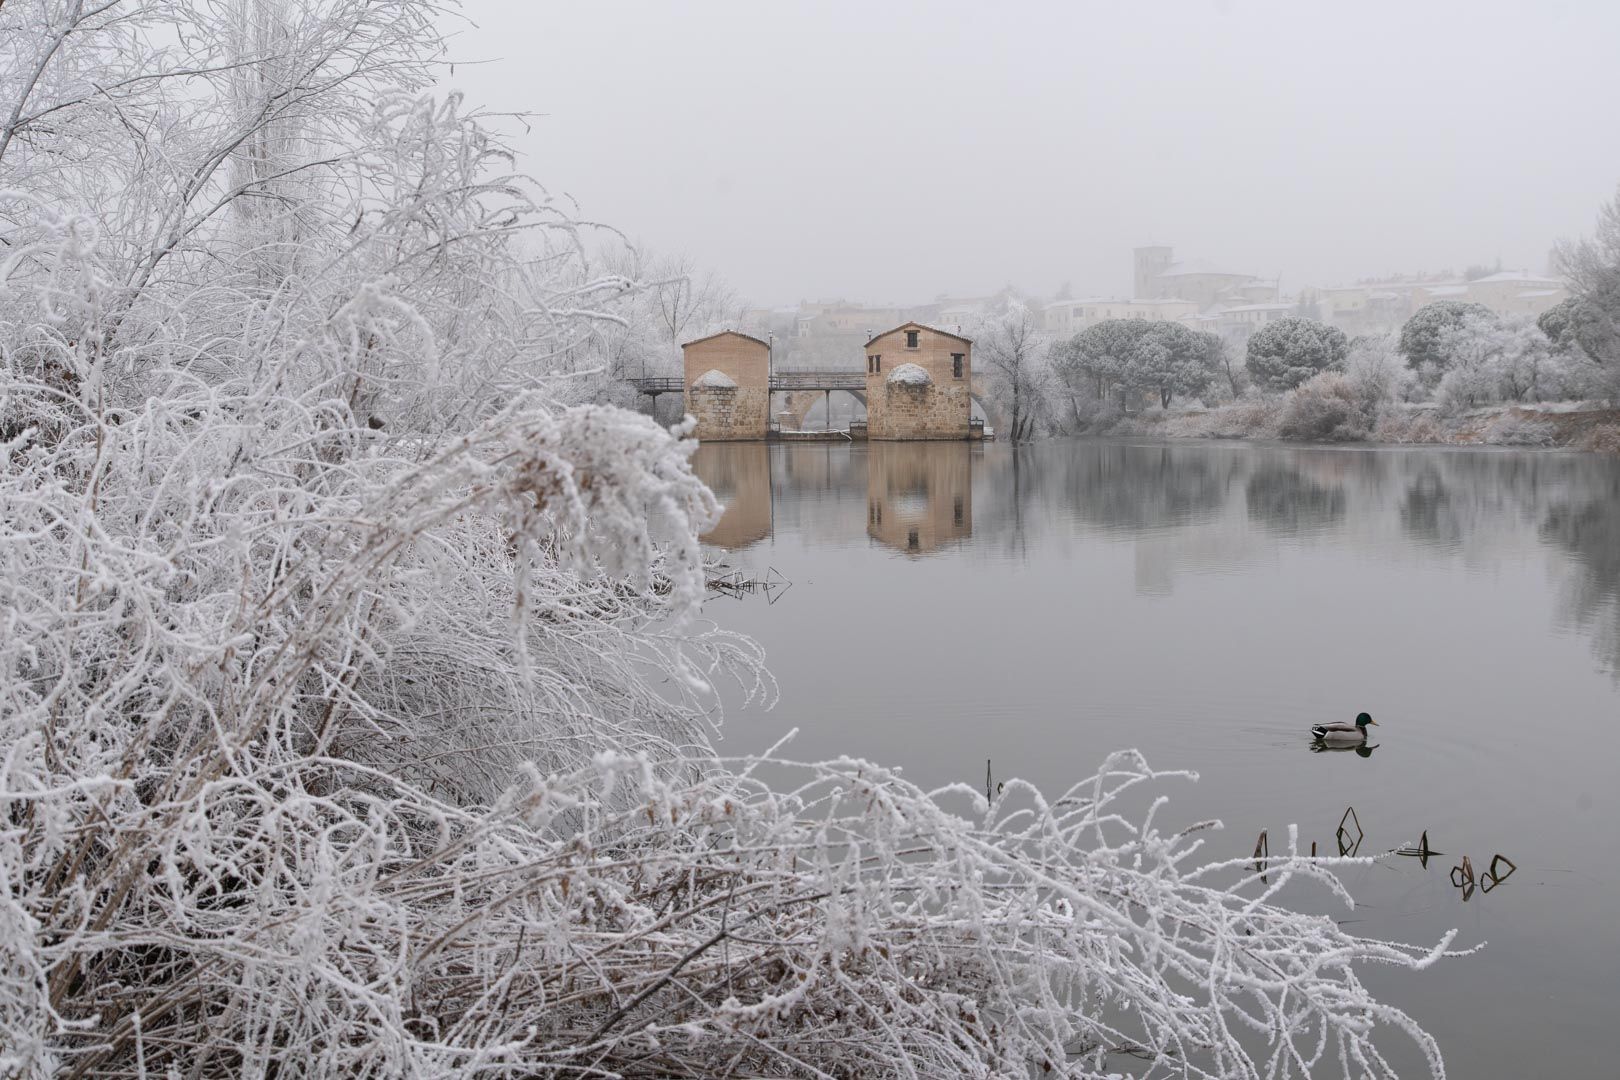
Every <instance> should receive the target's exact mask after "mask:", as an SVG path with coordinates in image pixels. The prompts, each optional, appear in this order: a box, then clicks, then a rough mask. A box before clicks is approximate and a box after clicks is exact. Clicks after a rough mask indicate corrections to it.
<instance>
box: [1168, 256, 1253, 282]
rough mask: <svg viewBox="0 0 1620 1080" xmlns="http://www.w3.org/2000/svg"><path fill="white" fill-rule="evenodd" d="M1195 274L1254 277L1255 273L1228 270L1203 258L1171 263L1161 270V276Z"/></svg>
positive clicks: (1187, 275) (1188, 275)
mask: <svg viewBox="0 0 1620 1080" xmlns="http://www.w3.org/2000/svg"><path fill="white" fill-rule="evenodd" d="M1193 274H1215V275H1218V276H1220V277H1240V278H1252V277H1254V275H1253V274H1244V273H1239V272H1238V271H1236V270H1228V269H1226V268H1225V267H1224V266H1220V265H1219V264H1217V263H1212V262H1206V261H1205V260H1203V259H1188V260H1186V261H1185V262H1177V263H1171V264H1170V266H1169V267H1168V268H1167V269H1165V270H1161V271H1159V276H1160V277H1190V276H1192V275H1193Z"/></svg>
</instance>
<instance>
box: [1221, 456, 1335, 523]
mask: <svg viewBox="0 0 1620 1080" xmlns="http://www.w3.org/2000/svg"><path fill="white" fill-rule="evenodd" d="M1243 497H1244V503H1245V505H1246V506H1247V507H1248V510H1249V517H1250V518H1251V519H1253V520H1254V521H1256V522H1259V523H1260V524H1262V525H1264V526H1266V527H1267V528H1269V529H1273V530H1275V531H1277V532H1279V533H1281V534H1283V535H1285V536H1300V535H1303V534H1307V533H1311V532H1316V531H1319V530H1322V529H1326V528H1328V527H1329V526H1332V525H1335V524H1337V523H1338V521H1339V519H1340V518H1342V517H1344V504H1345V495H1344V488H1343V487H1342V486H1341V485H1340V484H1339V483H1338V482H1337V481H1335V480H1333V479H1331V478H1328V479H1323V480H1319V479H1318V478H1317V477H1315V476H1312V475H1311V474H1310V473H1309V472H1307V471H1306V470H1305V469H1304V468H1301V467H1300V466H1299V465H1298V463H1297V462H1289V463H1285V462H1280V461H1268V462H1266V463H1265V464H1263V465H1261V466H1260V467H1259V468H1258V469H1256V470H1255V471H1254V473H1253V474H1252V475H1251V476H1250V477H1249V481H1248V483H1247V484H1245V485H1244V488H1243Z"/></svg>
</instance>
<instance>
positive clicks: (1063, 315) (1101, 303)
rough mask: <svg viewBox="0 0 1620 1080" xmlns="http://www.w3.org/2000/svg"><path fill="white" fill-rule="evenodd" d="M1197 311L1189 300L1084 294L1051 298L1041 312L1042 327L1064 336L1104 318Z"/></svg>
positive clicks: (1160, 316)
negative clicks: (1082, 295) (1126, 297)
mask: <svg viewBox="0 0 1620 1080" xmlns="http://www.w3.org/2000/svg"><path fill="white" fill-rule="evenodd" d="M1197 313H1198V305H1197V304H1195V303H1193V302H1192V301H1191V300H1175V299H1169V300H1121V299H1118V298H1116V297H1107V296H1088V297H1082V298H1080V299H1078V300H1054V301H1053V302H1052V303H1050V304H1047V305H1046V308H1045V310H1044V311H1042V313H1041V319H1042V326H1043V328H1044V329H1045V330H1046V331H1047V332H1048V333H1051V334H1058V335H1061V336H1063V337H1068V336H1071V335H1073V334H1078V333H1079V332H1080V331H1082V330H1084V329H1085V328H1086V327H1088V326H1095V325H1096V324H1097V323H1100V322H1103V321H1104V320H1106V319H1170V320H1180V319H1186V318H1187V317H1189V316H1191V315H1195V314H1197Z"/></svg>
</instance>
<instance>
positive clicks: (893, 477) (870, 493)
mask: <svg viewBox="0 0 1620 1080" xmlns="http://www.w3.org/2000/svg"><path fill="white" fill-rule="evenodd" d="M971 454H972V451H971V450H970V449H969V448H968V446H967V445H966V444H964V445H962V446H960V447H954V446H917V445H911V444H906V443H894V444H888V445H885V444H880V443H873V444H871V446H870V447H869V448H868V450H867V458H866V466H867V473H866V476H867V480H866V500H867V502H866V534H867V535H868V536H870V537H872V538H873V539H875V540H878V541H880V542H882V543H884V544H887V545H888V546H890V547H892V548H898V549H899V550H901V551H905V552H910V553H914V554H923V553H925V552H930V551H935V550H937V549H938V548H940V547H942V546H944V545H945V544H948V543H950V542H952V541H957V540H965V539H967V538H968V537H969V536H971V535H973V467H972V457H971Z"/></svg>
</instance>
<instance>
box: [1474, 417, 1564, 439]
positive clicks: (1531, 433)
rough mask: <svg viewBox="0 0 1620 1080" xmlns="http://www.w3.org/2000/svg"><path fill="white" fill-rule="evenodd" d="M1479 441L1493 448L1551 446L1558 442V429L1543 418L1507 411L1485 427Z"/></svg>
mask: <svg viewBox="0 0 1620 1080" xmlns="http://www.w3.org/2000/svg"><path fill="white" fill-rule="evenodd" d="M1481 441H1482V442H1486V443H1490V444H1491V445H1493V446H1552V445H1553V444H1554V443H1556V442H1557V441H1558V429H1557V428H1556V427H1555V426H1554V425H1553V424H1552V423H1551V422H1550V421H1548V420H1547V419H1545V418H1543V417H1538V416H1536V415H1534V414H1532V413H1527V412H1525V411H1524V410H1523V409H1508V410H1507V411H1506V412H1503V413H1502V414H1501V415H1500V416H1497V417H1496V418H1495V419H1493V420H1492V421H1491V422H1490V423H1489V424H1487V425H1486V427H1485V430H1484V432H1483V433H1482V435H1481Z"/></svg>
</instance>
